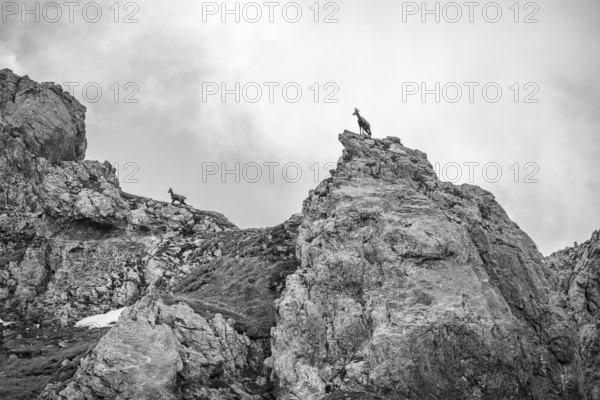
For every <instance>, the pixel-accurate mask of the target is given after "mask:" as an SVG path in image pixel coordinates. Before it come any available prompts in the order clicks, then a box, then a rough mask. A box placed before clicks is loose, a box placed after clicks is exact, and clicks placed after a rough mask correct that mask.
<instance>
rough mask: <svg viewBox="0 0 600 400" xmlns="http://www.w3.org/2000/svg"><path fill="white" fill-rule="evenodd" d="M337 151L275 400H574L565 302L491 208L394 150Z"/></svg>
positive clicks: (305, 241)
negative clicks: (358, 399) (354, 399)
mask: <svg viewBox="0 0 600 400" xmlns="http://www.w3.org/2000/svg"><path fill="white" fill-rule="evenodd" d="M340 141H341V142H342V144H343V145H344V152H343V155H342V157H341V159H340V160H339V162H338V167H337V169H336V171H335V173H333V175H332V177H331V178H330V179H328V180H326V181H324V182H322V183H321V184H320V185H319V186H318V187H317V188H316V189H315V191H313V192H311V193H310V195H309V197H308V199H307V200H306V201H305V203H304V208H303V213H304V222H303V223H302V225H301V226H300V231H299V236H298V251H299V254H300V258H301V262H302V266H301V268H300V269H299V270H298V272H296V273H294V274H292V275H290V276H288V278H287V282H286V289H285V290H284V293H283V296H282V297H281V299H280V300H278V303H277V309H278V316H279V318H278V321H277V326H276V327H275V328H273V330H272V336H273V356H272V359H273V374H274V377H273V379H274V380H275V381H277V382H279V386H278V388H277V389H278V398H279V399H286V400H287V399H302V400H312V399H315V400H316V399H322V398H324V397H325V396H326V395H327V394H328V393H331V394H332V395H333V394H335V393H337V392H339V393H346V394H352V393H363V395H364V396H367V395H369V394H370V395H373V396H381V397H379V398H386V399H394V400H398V399H434V398H436V399H437V398H453V399H458V398H469V399H474V398H494V399H510V398H535V399H549V398H580V396H581V394H580V393H581V392H580V388H581V384H582V382H580V377H579V375H578V362H579V357H578V352H577V346H576V338H575V336H574V334H573V331H572V329H571V327H570V326H569V324H568V318H567V315H566V314H565V312H564V310H563V309H562V308H561V307H560V306H559V305H558V303H559V299H560V296H559V294H558V293H556V292H554V291H553V290H552V288H551V285H550V283H549V281H548V277H547V276H546V274H547V271H545V269H544V264H543V260H542V256H541V255H540V253H539V252H538V251H537V250H536V246H535V244H534V243H533V242H532V241H531V240H530V239H529V237H528V236H527V235H526V234H525V233H523V232H522V231H521V230H520V229H519V228H518V226H517V225H516V224H515V223H513V222H512V221H510V219H509V218H508V216H507V215H506V213H505V212H504V211H503V210H502V208H501V207H500V206H499V205H498V204H497V203H496V202H495V201H494V197H493V196H492V195H491V194H490V193H489V192H486V191H484V190H482V189H480V188H478V187H475V186H470V185H461V186H454V185H451V184H449V183H443V182H440V181H438V180H437V178H436V176H435V173H434V171H433V169H432V167H431V165H430V164H429V162H428V161H427V158H426V155H425V154H424V153H422V152H419V151H416V150H411V149H409V148H406V147H404V146H402V145H401V143H400V142H399V141H398V140H397V139H395V138H386V139H383V140H379V139H370V140H369V139H367V140H365V137H364V136H360V135H356V134H353V133H351V132H345V133H344V134H342V135H340ZM332 398H333V397H332Z"/></svg>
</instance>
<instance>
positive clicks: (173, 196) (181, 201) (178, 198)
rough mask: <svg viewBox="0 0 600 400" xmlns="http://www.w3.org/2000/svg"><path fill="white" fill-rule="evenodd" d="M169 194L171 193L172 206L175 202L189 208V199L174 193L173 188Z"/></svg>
mask: <svg viewBox="0 0 600 400" xmlns="http://www.w3.org/2000/svg"><path fill="white" fill-rule="evenodd" d="M167 193H171V204H175V202H176V201H178V202H179V204H183V205H184V206H187V204H185V199H187V197H185V196H182V195H180V194H175V193H173V189H171V188H169V191H168V192H167Z"/></svg>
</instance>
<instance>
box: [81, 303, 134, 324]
mask: <svg viewBox="0 0 600 400" xmlns="http://www.w3.org/2000/svg"><path fill="white" fill-rule="evenodd" d="M125 308H127V307H123V308H119V309H118V310H112V311H109V312H107V313H106V314H98V315H92V316H91V317H85V318H84V319H82V320H81V321H79V322H77V323H76V324H75V327H76V328H81V327H85V326H87V327H89V329H94V328H109V327H111V326H113V325H114V324H115V323H116V322H117V320H118V319H119V316H120V315H121V313H122V312H123V310H124V309H125Z"/></svg>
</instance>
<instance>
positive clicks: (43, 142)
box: [0, 69, 87, 162]
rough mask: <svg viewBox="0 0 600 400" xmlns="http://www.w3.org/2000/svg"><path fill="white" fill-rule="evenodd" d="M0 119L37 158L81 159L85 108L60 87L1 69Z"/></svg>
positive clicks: (84, 145) (84, 138)
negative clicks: (40, 82) (39, 82)
mask: <svg viewBox="0 0 600 400" xmlns="http://www.w3.org/2000/svg"><path fill="white" fill-rule="evenodd" d="M0 95H1V98H0V116H1V122H2V124H3V125H7V124H8V125H10V126H11V127H12V131H11V133H13V134H16V136H17V137H18V138H19V139H22V140H23V142H24V143H25V144H26V145H27V146H28V148H29V149H30V151H31V152H32V153H33V154H35V155H36V156H40V157H44V158H46V159H48V160H50V161H52V162H60V161H71V160H83V158H84V157H85V150H86V147H87V141H86V137H85V123H84V116H85V107H84V106H83V105H81V104H80V103H79V102H78V101H77V100H76V99H75V98H74V97H73V96H71V95H70V94H69V93H68V92H65V91H63V90H62V88H61V87H60V86H59V85H55V84H53V83H42V84H38V83H37V82H34V81H32V80H31V79H29V77H27V76H24V77H19V76H17V75H15V74H14V73H13V72H12V71H11V70H9V69H3V70H0Z"/></svg>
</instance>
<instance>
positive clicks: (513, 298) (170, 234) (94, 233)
mask: <svg viewBox="0 0 600 400" xmlns="http://www.w3.org/2000/svg"><path fill="white" fill-rule="evenodd" d="M0 95H1V98H0V116H1V118H0V175H1V176H2V181H1V182H0V320H1V321H3V322H2V323H1V325H0V329H3V330H4V332H3V333H1V332H0V340H2V341H0V376H2V380H0V393H1V394H2V396H4V397H6V398H9V399H11V398H15V399H16V398H25V397H27V398H35V397H36V396H37V395H38V394H40V393H41V395H40V398H43V399H52V400H59V399H60V400H70V399H94V398H117V399H119V398H147V397H148V396H153V395H157V396H160V397H161V398H165V399H173V400H175V399H178V400H183V399H190V400H191V399H197V398H204V399H215V400H234V399H252V400H259V399H265V400H273V399H285V400H299V399H302V400H322V399H327V400H333V399H342V398H352V399H370V400H375V399H377V400H402V399H441V398H444V399H463V398H468V399H484V398H493V399H517V398H527V399H539V400H542V399H544V400H545V399H559V398H561V399H579V398H586V397H587V398H589V399H597V398H600V375H599V374H598V372H597V371H600V365H599V364H598V361H597V360H598V348H600V345H599V344H598V337H600V335H599V334H598V331H597V329H598V328H597V326H599V325H598V313H599V312H598V305H599V304H600V288H599V286H598V282H600V279H599V277H598V273H599V272H598V271H600V267H599V264H598V262H599V261H598V258H599V257H600V250H599V249H600V243H599V242H600V232H595V233H594V235H593V237H592V239H591V240H589V241H587V242H585V243H583V244H581V245H578V246H576V247H575V248H571V249H565V250H563V251H561V252H557V253H554V254H553V255H551V256H550V257H548V258H546V259H544V258H543V257H542V255H541V254H540V253H539V251H538V250H537V247H536V245H535V244H534V243H533V241H532V240H531V239H530V238H529V236H527V234H526V233H524V232H523V231H522V230H521V229H520V228H519V226H518V225H517V224H515V223H514V222H513V221H511V220H510V218H509V217H508V216H507V214H506V213H505V212H504V210H503V209H502V207H501V206H500V205H499V204H498V203H497V202H496V201H495V199H494V196H493V195H492V194H491V193H489V192H487V191H485V190H483V189H481V188H479V187H477V186H473V185H459V186H456V185H453V184H450V183H446V182H441V181H440V180H439V179H438V178H437V177H436V174H435V172H434V170H433V168H432V166H431V164H430V163H429V161H428V160H427V156H426V154H425V153H423V152H421V151H418V150H412V149H410V148H408V147H406V146H404V145H403V144H402V142H401V141H400V139H398V138H394V137H387V138H385V139H376V138H371V137H366V136H364V135H359V134H356V133H353V132H350V131H344V132H343V133H342V134H340V135H339V140H340V142H341V143H342V144H343V146H344V149H343V152H342V156H341V157H340V159H339V161H338V164H337V167H336V169H335V170H332V171H330V172H331V177H329V178H328V179H326V180H324V181H323V182H321V183H320V184H319V185H318V186H317V187H316V188H315V189H314V190H311V191H310V192H309V194H308V197H307V199H306V200H305V201H304V203H303V208H302V214H298V215H294V216H292V217H291V218H290V219H289V220H288V221H286V222H284V223H282V224H280V225H277V226H275V227H271V228H265V229H238V228H237V227H236V226H235V225H234V224H232V223H231V222H230V221H229V220H227V218H225V217H224V216H223V215H221V214H219V213H216V212H212V211H202V210H196V209H194V208H193V207H190V206H174V205H172V204H169V203H166V202H162V201H157V200H153V199H148V198H144V197H140V196H135V195H131V194H127V193H124V192H122V191H121V189H120V188H119V184H118V180H117V178H116V176H115V171H114V169H113V168H112V166H111V165H110V164H109V163H99V162H95V161H84V160H83V158H84V155H85V125H84V121H83V118H84V113H85V108H84V107H83V106H81V105H80V104H79V103H78V102H77V101H76V100H75V99H73V98H72V96H70V95H69V94H68V93H65V92H63V91H62V89H61V88H60V87H59V86H57V85H54V84H51V83H42V84H38V83H35V82H34V81H32V80H30V79H29V78H27V77H18V76H16V75H15V74H13V73H12V72H11V71H10V70H2V71H0ZM122 307H127V308H126V310H125V311H123V312H122V313H121V314H120V315H121V316H120V318H119V320H118V322H117V323H116V324H115V325H114V326H113V327H110V328H102V329H100V328H99V329H95V330H92V331H91V332H95V333H94V334H89V333H86V332H85V331H82V330H81V329H79V330H78V329H75V328H74V327H73V324H74V322H75V321H77V320H79V319H81V318H83V317H88V316H90V315H92V314H102V313H106V312H109V311H111V310H115V309H119V308H122Z"/></svg>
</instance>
